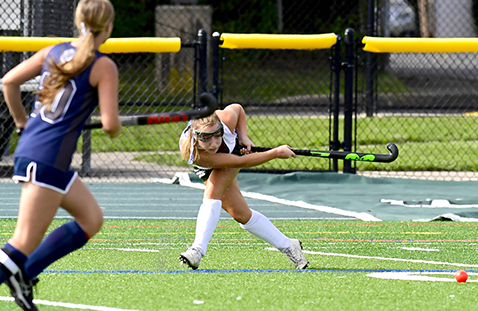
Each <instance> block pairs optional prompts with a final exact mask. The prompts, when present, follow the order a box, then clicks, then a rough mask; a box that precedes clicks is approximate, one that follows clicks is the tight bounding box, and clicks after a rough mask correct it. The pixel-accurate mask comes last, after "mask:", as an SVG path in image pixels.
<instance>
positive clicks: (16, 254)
mask: <svg viewBox="0 0 478 311" xmlns="http://www.w3.org/2000/svg"><path fill="white" fill-rule="evenodd" d="M2 251H3V252H5V254H7V255H8V257H10V258H11V259H12V260H13V261H14V262H15V264H16V265H17V266H18V267H20V268H22V267H23V265H24V264H25V261H26V260H27V256H25V255H24V254H23V253H22V252H20V251H19V250H17V249H16V248H14V247H13V246H11V245H10V244H8V243H7V244H5V245H4V246H3V248H2ZM6 279H7V275H6V274H5V272H4V271H3V269H0V284H2V283H3V282H5V280H6Z"/></svg>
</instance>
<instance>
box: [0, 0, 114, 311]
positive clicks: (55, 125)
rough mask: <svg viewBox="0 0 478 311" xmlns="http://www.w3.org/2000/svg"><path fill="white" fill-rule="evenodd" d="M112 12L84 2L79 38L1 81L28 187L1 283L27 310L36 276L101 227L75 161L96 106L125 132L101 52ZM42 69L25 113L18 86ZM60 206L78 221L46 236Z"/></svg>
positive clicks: (2, 253) (109, 125) (99, 0)
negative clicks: (18, 133)
mask: <svg viewBox="0 0 478 311" xmlns="http://www.w3.org/2000/svg"><path fill="white" fill-rule="evenodd" d="M114 15H115V12H114V8H113V5H112V4H111V3H110V2H109V0H81V1H80V2H79V4H78V6H77V9H76V14H75V24H76V27H77V28H78V30H79V38H78V39H77V40H75V41H73V42H71V43H61V44H58V45H55V46H50V47H46V48H44V49H42V50H40V51H39V52H37V53H36V54H34V55H33V56H32V57H31V58H29V59H27V60H25V61H24V62H22V63H21V64H19V65H18V66H16V67H15V68H13V69H12V70H11V71H9V72H8V73H7V74H6V75H5V76H4V77H3V79H2V82H3V87H4V97H5V101H6V103H7V105H8V108H9V110H10V113H11V114H12V116H13V119H14V121H15V125H16V126H17V128H18V129H19V130H20V131H21V132H22V133H21V137H20V140H19V142H18V146H17V148H16V149H15V154H14V156H15V168H14V176H13V179H14V180H15V181H18V182H22V183H23V186H22V193H21V197H20V206H19V212H18V219H17V226H16V228H15V231H14V234H13V236H12V238H11V239H10V240H9V241H8V243H6V244H5V245H4V247H3V248H2V250H0V267H1V269H0V283H3V282H5V283H6V284H7V285H8V286H9V287H10V291H11V293H12V296H13V297H14V298H15V301H16V302H17V304H18V305H19V306H20V307H21V308H23V310H37V308H36V306H35V305H34V304H33V302H32V300H33V294H32V291H31V289H32V286H33V285H34V284H35V283H36V282H38V279H37V278H36V276H37V275H38V274H40V273H41V272H42V271H43V270H44V269H45V268H46V267H47V266H49V265H50V264H51V263H53V262H55V261H56V260H58V259H59V258H61V257H63V256H65V255H67V254H68V253H70V252H72V251H74V250H76V249H79V248H81V247H82V246H83V245H85V244H86V242H87V241H88V240H89V239H90V238H91V237H93V236H94V235H95V234H96V233H97V232H98V231H99V230H100V229H101V227H102V224H103V214H102V212H101V209H100V207H99V205H98V203H97V202H96V200H95V198H94V197H93V195H92V194H91V192H90V191H89V190H88V188H87V187H86V186H85V185H84V184H83V182H82V181H81V180H80V179H79V178H78V176H77V172H75V171H73V170H72V169H71V168H70V164H71V161H72V156H73V153H74V152H75V149H76V145H77V141H78V138H79V136H80V134H81V131H82V129H83V126H84V124H85V122H86V121H87V119H88V117H89V116H90V114H91V113H92V112H93V110H94V109H95V108H96V107H97V106H98V105H99V108H100V114H101V122H102V124H103V131H105V132H106V134H107V135H109V136H110V137H111V138H114V137H116V136H118V135H119V134H120V132H121V123H120V120H119V117H118V70H117V67H116V65H115V64H114V62H113V61H112V60H111V59H110V58H108V57H106V56H105V55H103V54H102V53H99V52H98V51H97V50H98V47H99V46H100V45H101V44H102V43H104V42H105V41H106V40H107V39H108V38H109V37H110V35H111V32H112V29H113V21H114ZM39 74H41V82H40V85H39V88H38V91H37V95H36V101H35V108H34V111H33V112H32V113H31V114H30V117H29V118H28V117H27V116H26V114H25V111H24V109H23V106H22V102H21V97H20V85H21V84H22V83H24V82H25V81H27V80H29V79H31V78H33V77H35V76H37V75H39ZM59 207H62V208H64V209H65V210H66V211H68V212H69V213H70V214H71V215H72V216H73V217H74V218H75V220H74V221H71V222H68V223H66V224H64V225H62V226H60V227H58V228H57V229H55V230H54V231H52V232H51V233H50V234H49V235H48V236H47V237H46V238H45V239H43V238H44V235H45V232H46V230H47V229H48V227H49V225H50V223H51V222H52V220H53V217H54V216H55V214H56V212H57V209H58V208H59Z"/></svg>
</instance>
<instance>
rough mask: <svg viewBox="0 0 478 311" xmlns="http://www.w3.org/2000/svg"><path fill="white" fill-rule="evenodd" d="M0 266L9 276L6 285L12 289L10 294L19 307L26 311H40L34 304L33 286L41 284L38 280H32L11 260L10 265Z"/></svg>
mask: <svg viewBox="0 0 478 311" xmlns="http://www.w3.org/2000/svg"><path fill="white" fill-rule="evenodd" d="M0 266H1V268H2V270H3V271H4V273H6V274H7V279H6V280H5V284H7V286H8V287H9V288H10V294H11V295H12V297H13V298H14V299H15V302H16V303H17V305H18V306H19V307H20V308H22V309H23V310H25V311H38V309H37V307H36V306H35V304H34V303H33V286H34V285H36V284H37V283H38V282H39V280H38V278H36V277H35V278H33V279H32V280H30V279H29V278H28V277H27V276H26V275H25V272H24V271H23V270H22V269H21V268H20V267H18V266H17V265H16V264H15V263H14V262H13V260H9V261H8V264H7V263H5V264H0Z"/></svg>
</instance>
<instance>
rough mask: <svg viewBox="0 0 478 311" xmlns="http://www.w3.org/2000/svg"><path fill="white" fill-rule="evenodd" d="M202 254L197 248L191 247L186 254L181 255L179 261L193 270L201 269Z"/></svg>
mask: <svg viewBox="0 0 478 311" xmlns="http://www.w3.org/2000/svg"><path fill="white" fill-rule="evenodd" d="M201 258H202V254H201V251H199V249H198V248H196V247H190V248H188V250H187V251H185V252H184V253H181V255H179V260H180V261H181V264H183V263H185V264H187V265H188V266H189V267H191V268H192V269H193V270H196V269H197V268H198V267H199V263H200V262H201Z"/></svg>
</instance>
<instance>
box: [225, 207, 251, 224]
mask: <svg viewBox="0 0 478 311" xmlns="http://www.w3.org/2000/svg"><path fill="white" fill-rule="evenodd" d="M229 215H231V217H232V218H233V219H234V220H235V221H237V222H238V223H240V224H243V225H244V224H246V223H247V222H248V221H249V220H250V219H251V211H250V210H247V211H231V212H229Z"/></svg>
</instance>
